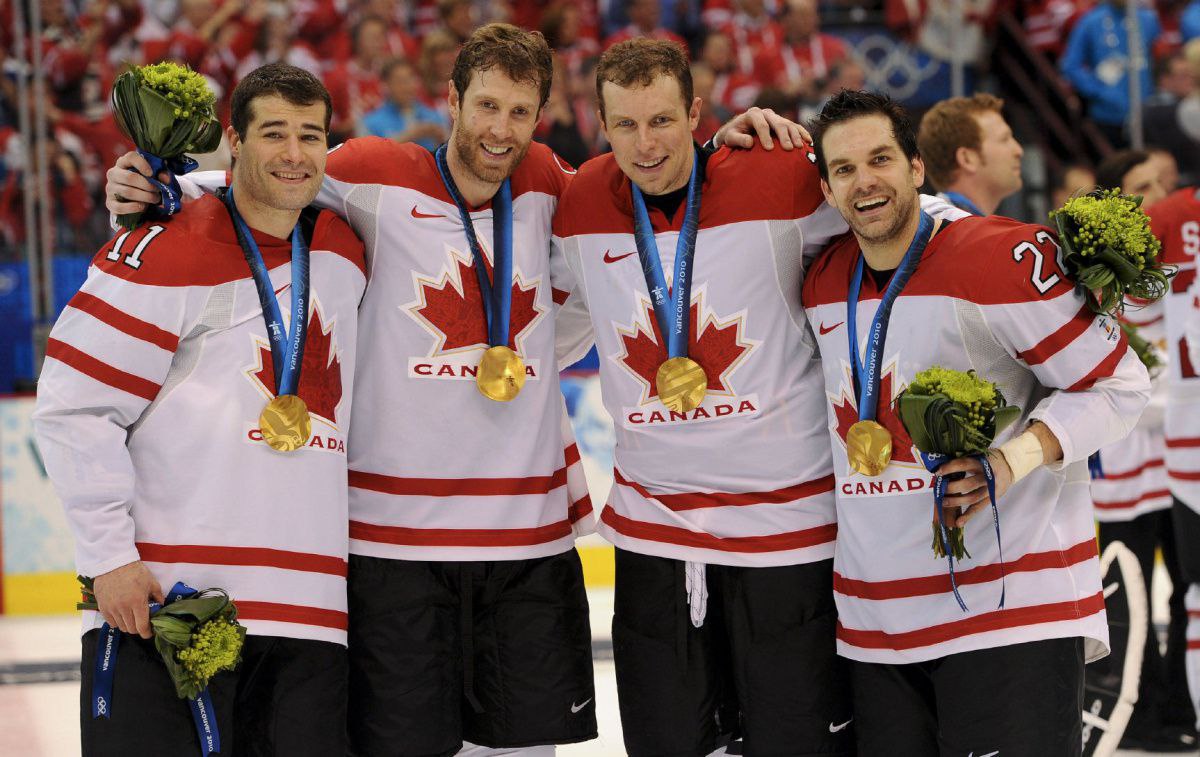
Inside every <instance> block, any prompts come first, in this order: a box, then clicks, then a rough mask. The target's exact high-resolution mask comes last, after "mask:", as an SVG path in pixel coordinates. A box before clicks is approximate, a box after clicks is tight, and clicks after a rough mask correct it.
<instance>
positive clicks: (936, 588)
mask: <svg viewBox="0 0 1200 757" xmlns="http://www.w3.org/2000/svg"><path fill="white" fill-rule="evenodd" d="M1095 556H1096V540H1095V539H1088V540H1087V541H1084V542H1080V543H1079V544H1076V545H1075V546H1073V547H1070V548H1069V549H1066V550H1054V551H1050V552H1031V553H1029V554H1027V555H1023V556H1021V557H1019V558H1017V559H1016V560H1012V561H1010V562H1006V563H1004V565H1003V566H1001V565H1000V563H992V564H990V565H980V566H978V567H975V568H971V569H970V570H963V571H959V572H957V573H955V574H954V577H955V578H956V579H957V580H958V584H959V585H960V586H966V585H969V584H984V583H988V582H990V581H999V580H1000V576H1001V567H1003V570H1004V574H1005V575H1012V574H1013V573H1032V572H1034V571H1038V570H1054V569H1059V568H1068V567H1070V566H1072V565H1077V564H1079V563H1081V562H1085V561H1087V560H1090V559H1092V558H1093V557H1095ZM833 590H834V591H836V592H837V593H838V594H842V595H845V596H848V597H858V598H860V599H903V598H905V597H927V596H931V595H934V594H946V593H948V592H950V591H952V587H951V586H950V575H949V574H948V573H938V574H937V575H933V576H921V577H919V578H896V579H892V580H889V581H860V580H858V579H855V578H846V577H844V576H842V575H841V574H840V573H837V572H835V573H834V574H833Z"/></svg>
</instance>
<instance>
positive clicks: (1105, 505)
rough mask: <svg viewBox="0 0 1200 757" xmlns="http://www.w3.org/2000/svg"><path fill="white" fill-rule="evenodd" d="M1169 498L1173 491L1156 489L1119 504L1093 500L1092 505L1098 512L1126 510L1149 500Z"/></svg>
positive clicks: (1121, 501)
mask: <svg viewBox="0 0 1200 757" xmlns="http://www.w3.org/2000/svg"><path fill="white" fill-rule="evenodd" d="M1169 496H1171V491H1170V490H1169V489H1156V490H1155V491H1152V492H1146V493H1145V494H1143V495H1142V496H1140V497H1137V498H1136V499H1125V500H1120V501H1118V502H1102V501H1100V500H1098V499H1095V498H1093V500H1092V504H1094V505H1095V506H1096V509H1097V510H1125V509H1127V508H1130V507H1137V506H1138V505H1140V504H1142V503H1143V502H1148V501H1149V500H1152V499H1158V498H1159V497H1169Z"/></svg>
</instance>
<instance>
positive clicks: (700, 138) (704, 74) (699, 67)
mask: <svg viewBox="0 0 1200 757" xmlns="http://www.w3.org/2000/svg"><path fill="white" fill-rule="evenodd" d="M716 79H717V77H716V75H715V74H713V70H712V68H711V67H709V65H708V64H706V63H693V64H692V92H693V93H694V94H695V96H696V97H699V98H700V123H699V124H698V125H697V126H696V128H695V130H693V131H692V134H694V135H695V137H696V141H697V142H700V143H701V144H703V143H705V142H707V141H708V140H710V139H712V137H713V135H714V134H716V133H717V129H720V128H721V124H723V123H725V121H726V119H728V118H729V111H728V110H726V109H725V108H723V107H721V105H720V104H718V103H715V102H713V99H712V93H713V85H714V84H715V83H716Z"/></svg>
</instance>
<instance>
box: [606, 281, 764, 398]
mask: <svg viewBox="0 0 1200 757" xmlns="http://www.w3.org/2000/svg"><path fill="white" fill-rule="evenodd" d="M645 312H646V316H647V317H646V322H647V323H649V324H650V329H651V330H650V331H649V332H647V331H646V329H645V327H644V326H643V325H642V324H641V323H637V324H635V326H634V330H633V332H631V333H625V332H620V336H621V342H622V344H623V346H624V347H625V354H624V355H622V356H621V361H622V362H624V363H625V366H626V367H627V368H629V370H631V371H633V373H634V375H636V376H637V377H638V378H640V379H641V380H642V381H643V382H644V383H645V384H646V385H647V386H648V387H649V393H648V394H647V395H646V399H648V400H649V399H653V398H655V397H657V396H658V388H657V386H655V377H656V376H657V374H658V366H660V365H662V363H663V361H664V360H666V359H667V351H666V349H665V348H664V347H663V338H662V334H661V333H660V332H659V329H658V320H657V319H656V318H655V317H654V311H653V310H652V308H651V306H650V305H646V306H645ZM699 318H700V305H699V302H693V303H692V307H691V309H690V310H689V321H690V327H689V329H688V352H687V354H688V357H690V358H691V359H692V360H695V361H696V362H697V363H699V364H700V367H701V368H703V369H704V373H705V374H706V375H707V376H708V391H710V392H727V393H732V392H733V390H732V389H731V388H730V387H729V385H728V384H726V383H725V377H726V374H728V373H729V369H730V368H731V367H732V366H733V365H734V364H736V363H737V362H738V361H740V360H741V359H742V356H743V355H744V354H745V353H746V352H747V351H748V350H749V349H750V345H748V344H745V343H743V342H741V341H740V340H739V338H738V337H739V334H738V331H739V328H738V327H739V325H740V321H741V319H740V318H735V319H733V320H731V321H729V322H727V323H724V324H722V323H718V322H717V321H716V319H714V318H708V319H706V320H705V322H704V325H703V326H702V327H697V322H698V321H699Z"/></svg>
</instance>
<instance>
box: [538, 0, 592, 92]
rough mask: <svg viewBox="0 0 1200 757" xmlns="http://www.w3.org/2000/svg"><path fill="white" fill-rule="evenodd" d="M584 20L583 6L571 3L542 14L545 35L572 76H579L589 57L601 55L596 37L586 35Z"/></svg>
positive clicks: (551, 47)
mask: <svg viewBox="0 0 1200 757" xmlns="http://www.w3.org/2000/svg"><path fill="white" fill-rule="evenodd" d="M582 20H583V12H582V11H581V10H580V9H579V6H577V5H573V4H570V3H564V4H561V5H555V6H552V7H551V8H549V9H547V10H546V12H545V13H544V14H543V15H542V25H541V29H542V36H543V37H545V38H546V43H547V44H549V45H550V49H552V50H553V51H554V54H555V55H556V56H558V58H559V59H560V60H561V61H562V63H563V66H564V67H565V69H566V71H567V73H569V74H571V75H572V76H578V75H579V72H580V71H581V70H582V69H583V62H584V61H585V60H586V59H588V58H591V57H593V56H596V55H599V54H600V45H599V44H597V43H596V40H594V39H591V38H589V37H585V36H583V34H582V24H581V22H582Z"/></svg>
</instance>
